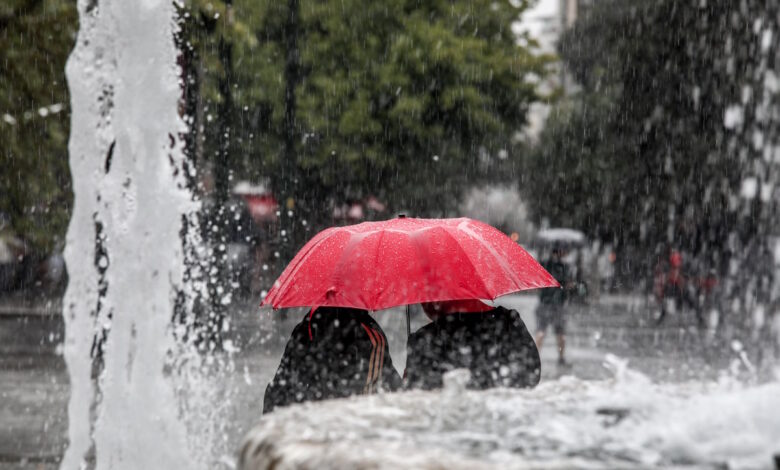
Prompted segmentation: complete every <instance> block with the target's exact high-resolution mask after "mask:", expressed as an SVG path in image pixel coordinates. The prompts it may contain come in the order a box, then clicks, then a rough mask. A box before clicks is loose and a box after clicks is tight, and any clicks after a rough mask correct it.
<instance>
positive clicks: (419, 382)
mask: <svg viewBox="0 0 780 470" xmlns="http://www.w3.org/2000/svg"><path fill="white" fill-rule="evenodd" d="M541 367H542V366H541V361H540V360H539V351H538V350H537V349H536V344H535V343H534V340H533V338H532V337H531V334H530V333H528V329H527V328H526V327H525V323H523V320H522V319H521V318H520V314H518V313H517V312H516V311H514V310H507V309H505V308H503V307H497V308H495V309H493V310H490V311H488V312H484V313H458V314H448V315H443V316H442V317H440V318H439V319H438V320H436V321H435V322H433V323H429V324H428V325H426V326H424V327H422V328H420V329H419V330H417V331H416V332H415V333H413V334H412V335H411V336H410V337H409V342H408V345H407V358H406V385H407V387H408V388H422V389H433V388H439V387H441V386H442V375H443V374H444V373H445V372H447V371H449V370H453V369H459V368H466V369H469V370H470V371H471V381H470V382H469V384H468V387H469V388H476V389H486V388H490V387H499V386H503V387H533V386H535V385H536V384H538V383H539V378H540V376H541Z"/></svg>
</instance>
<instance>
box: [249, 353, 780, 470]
mask: <svg viewBox="0 0 780 470" xmlns="http://www.w3.org/2000/svg"><path fill="white" fill-rule="evenodd" d="M605 366H606V367H608V368H610V369H611V370H612V371H613V374H614V378H612V379H610V380H603V381H583V380H580V379H577V378H574V377H564V378H561V379H559V380H554V381H548V382H544V383H542V384H541V385H540V386H539V387H537V388H536V389H534V390H508V389H494V390H488V391H468V390H463V389H462V388H460V387H459V386H458V385H457V382H458V380H457V377H454V380H452V381H451V382H452V384H451V386H450V387H449V388H446V389H445V390H443V391H440V392H417V391H415V392H407V393H397V394H386V395H382V396H372V397H355V398H351V399H344V400H334V401H328V402H321V403H310V404H304V405H299V406H293V407H290V408H287V409H283V410H280V411H278V412H275V413H273V414H271V415H268V416H266V417H264V418H263V420H261V422H260V424H259V425H258V426H257V427H256V428H255V429H254V430H253V431H252V432H250V434H249V435H248V437H247V441H246V443H245V446H244V447H243V448H242V452H241V454H240V462H239V463H240V467H241V468H243V469H245V470H248V469H252V470H255V469H261V468H270V467H268V466H269V465H270V464H271V463H272V462H273V463H274V465H276V466H275V467H274V468H333V469H336V468H387V469H390V468H455V469H466V468H470V469H473V468H477V469H479V468H598V469H612V468H670V467H673V468H677V467H679V468H682V467H684V468H713V467H718V466H720V467H721V468H726V467H723V466H725V465H727V466H728V467H727V468H745V469H748V468H750V469H753V468H756V469H761V468H765V469H771V468H773V460H772V459H773V455H774V454H777V453H780V383H778V382H777V381H775V382H772V383H766V384H756V385H745V384H742V383H739V382H737V381H735V380H732V379H730V378H723V379H722V380H719V381H714V382H690V383H682V384H656V383H653V382H652V381H651V380H650V379H648V378H647V377H645V376H643V375H641V374H639V373H638V372H634V371H632V370H630V369H629V368H627V366H626V363H625V362H624V361H621V360H620V359H618V358H616V357H614V356H606V358H605ZM456 372H460V371H456Z"/></svg>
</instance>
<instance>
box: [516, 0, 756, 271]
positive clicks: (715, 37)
mask: <svg viewBox="0 0 780 470" xmlns="http://www.w3.org/2000/svg"><path fill="white" fill-rule="evenodd" d="M737 9H738V5H736V4H735V3H734V2H728V1H711V2H706V3H701V2H698V1H692V0H661V1H657V2H643V1H636V0H607V1H603V2H596V4H595V6H594V7H592V9H591V10H589V11H587V12H586V13H585V14H584V15H582V16H581V17H580V18H579V19H578V21H577V23H576V24H575V27H574V28H573V29H571V30H570V31H568V32H566V33H565V34H564V36H563V37H562V39H561V42H560V47H559V48H560V53H561V56H562V59H563V62H564V64H565V66H566V68H567V70H569V71H570V72H571V73H572V75H573V77H574V78H575V80H576V81H577V82H579V83H580V84H581V85H582V91H581V92H580V93H579V94H577V95H575V96H573V97H571V98H570V99H569V100H566V101H565V102H564V103H562V104H561V105H560V107H559V108H558V109H556V110H554V111H553V113H552V116H553V117H552V119H551V121H550V123H549V126H548V127H547V129H546V130H545V131H544V132H543V134H542V137H541V143H540V145H539V146H538V148H537V150H536V151H535V152H533V154H532V157H531V158H530V161H529V162H528V165H529V166H530V168H533V170H532V171H533V172H534V173H533V174H534V175H537V176H538V178H534V179H532V180H529V181H528V185H527V189H528V194H529V195H539V194H542V191H543V190H545V191H547V193H548V194H549V198H540V197H538V196H536V197H535V202H536V203H535V204H534V207H535V212H536V214H537V217H542V216H547V217H549V218H550V219H551V221H552V222H553V223H554V224H567V225H573V226H576V227H578V228H583V229H585V230H586V231H588V232H589V233H590V234H591V235H592V236H595V237H598V238H601V239H605V240H608V241H611V242H617V244H618V245H619V246H622V247H636V248H639V251H638V252H636V253H635V256H636V257H637V258H638V259H642V254H643V253H644V254H646V255H649V254H651V253H653V252H654V251H656V250H657V249H658V247H659V246H661V245H665V246H672V247H675V248H678V249H684V250H686V251H688V252H689V253H691V254H696V255H698V256H699V257H700V258H701V259H703V260H704V259H706V262H707V263H709V265H710V266H713V263H715V261H713V258H722V256H721V255H722V254H723V252H724V251H727V250H728V249H729V248H728V246H727V244H728V243H729V234H730V233H732V231H733V230H734V229H735V228H736V225H737V224H736V220H737V219H736V217H735V213H734V210H735V207H734V204H733V198H734V195H735V194H737V193H738V191H739V185H740V183H741V180H742V174H743V172H742V169H743V165H742V164H741V163H740V161H739V158H740V157H739V155H738V152H737V151H736V150H735V149H734V148H733V147H732V148H728V146H727V145H726V142H727V133H728V130H727V129H726V127H725V126H724V119H723V116H724V112H725V109H726V106H727V105H728V104H729V103H731V102H733V101H734V100H735V99H737V100H738V98H736V97H735V89H736V88H739V87H740V86H741V85H740V84H739V79H738V78H736V77H734V76H733V73H732V75H729V74H728V73H727V71H726V69H725V68H724V65H725V64H726V63H727V62H728V61H729V60H730V57H731V60H732V63H734V62H733V60H734V59H736V60H737V61H739V60H741V59H740V58H738V57H735V56H734V55H733V54H732V55H729V53H728V51H726V50H725V48H722V47H721V46H720V45H719V44H722V39H720V38H723V37H727V35H728V34H730V33H732V32H734V31H738V29H739V26H738V25H735V24H732V23H730V22H729V18H734V16H733V15H734V13H735V12H736V11H737ZM744 59H746V58H743V60H744ZM732 72H733V71H732ZM544 168H550V169H552V170H551V171H548V172H544V171H543V169H544ZM533 201H534V199H532V202H533ZM637 267H640V268H641V263H639V264H637Z"/></svg>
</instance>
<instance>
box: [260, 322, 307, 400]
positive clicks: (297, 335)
mask: <svg viewBox="0 0 780 470" xmlns="http://www.w3.org/2000/svg"><path fill="white" fill-rule="evenodd" d="M306 341H308V342H311V340H310V339H309V337H308V322H301V323H299V324H298V325H297V326H296V327H295V329H294V330H293V332H292V334H291V335H290V339H289V340H288V341H287V345H286V346H285V348H284V353H283V354H282V359H281V361H280V362H279V368H278V369H276V374H274V378H273V379H271V382H269V383H268V386H267V387H266V389H265V396H264V397H263V414H265V413H270V412H271V411H273V410H274V408H276V407H279V406H287V405H289V404H291V403H293V402H295V401H297V400H296V399H295V397H296V394H297V392H298V388H300V387H301V386H303V385H304V384H302V383H301V381H300V380H299V378H298V375H299V374H300V373H301V372H302V371H300V370H298V369H300V368H301V367H303V363H302V362H305V361H301V357H302V355H303V354H304V353H305V351H306V349H308V347H310V345H308V344H305V343H304V342H306Z"/></svg>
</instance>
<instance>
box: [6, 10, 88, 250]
mask: <svg viewBox="0 0 780 470" xmlns="http://www.w3.org/2000/svg"><path fill="white" fill-rule="evenodd" d="M77 29H78V15H77V12H76V5H75V2H73V1H67V0H37V1H36V0H12V1H4V2H3V3H2V6H0V64H2V66H0V142H1V143H2V144H1V145H0V213H3V214H5V215H6V216H7V217H8V218H9V219H10V227H8V228H6V230H10V231H11V232H12V233H14V234H15V235H16V236H19V237H21V238H22V239H24V240H25V241H26V242H27V243H28V245H29V246H30V248H31V249H32V250H34V251H37V252H40V253H47V252H50V251H51V250H52V249H54V248H55V247H56V246H58V245H60V246H61V244H62V242H63V240H64V235H65V230H66V227H67V222H68V218H69V216H70V205H71V199H72V196H71V191H70V177H69V173H68V156H67V139H68V125H69V120H70V112H69V99H68V93H67V86H66V83H65V61H66V60H67V57H68V54H69V53H70V50H71V49H72V47H73V44H74V42H75V38H76V31H77Z"/></svg>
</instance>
